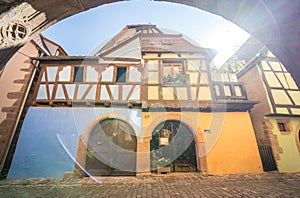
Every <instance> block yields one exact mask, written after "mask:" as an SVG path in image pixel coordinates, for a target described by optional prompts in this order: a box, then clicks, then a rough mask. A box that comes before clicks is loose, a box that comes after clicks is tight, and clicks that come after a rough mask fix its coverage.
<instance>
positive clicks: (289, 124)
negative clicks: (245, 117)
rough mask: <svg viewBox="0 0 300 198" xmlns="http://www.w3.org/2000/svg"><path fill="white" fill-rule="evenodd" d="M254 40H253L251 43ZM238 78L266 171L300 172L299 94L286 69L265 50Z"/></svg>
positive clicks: (255, 57) (261, 50) (261, 51)
mask: <svg viewBox="0 0 300 198" xmlns="http://www.w3.org/2000/svg"><path fill="white" fill-rule="evenodd" d="M252 40H253V39H252ZM256 53H257V54H256V55H255V56H254V58H252V60H251V61H249V62H248V64H247V65H246V67H245V69H244V70H242V71H241V72H240V73H239V74H238V77H239V81H241V82H244V84H245V87H246V90H247V95H248V97H249V99H250V100H258V101H260V103H259V104H257V105H256V106H255V107H254V108H253V109H252V110H251V112H250V115H251V120H252V123H253V127H254V130H255V134H256V138H257V143H258V146H259V149H260V154H261V158H262V162H263V165H264V170H266V171H271V170H278V171H279V172H299V171H300V150H299V141H300V139H299V133H300V92H299V88H298V87H297V85H296V84H295V82H294V80H293V78H292V77H291V75H290V73H289V72H287V70H286V69H285V67H284V65H283V64H282V63H281V62H280V61H279V60H278V59H277V58H276V57H275V56H274V55H273V54H272V53H271V52H270V51H269V50H268V49H267V48H266V47H264V46H261V47H260V48H259V50H256Z"/></svg>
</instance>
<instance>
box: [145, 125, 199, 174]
mask: <svg viewBox="0 0 300 198" xmlns="http://www.w3.org/2000/svg"><path fill="white" fill-rule="evenodd" d="M163 141H165V142H163ZM196 147H197V146H196V141H195V137H194V134H193V132H192V131H191V129H190V128H189V127H188V126H187V125H186V124H184V123H183V122H181V121H178V120H166V121H164V122H161V123H160V124H159V125H158V126H157V127H156V128H155V129H154V131H153V133H152V140H151V141H150V151H151V154H150V161H151V170H156V169H157V167H158V166H165V165H167V166H170V168H171V171H172V172H196V171H197V154H196ZM198 169H199V170H200V168H198Z"/></svg>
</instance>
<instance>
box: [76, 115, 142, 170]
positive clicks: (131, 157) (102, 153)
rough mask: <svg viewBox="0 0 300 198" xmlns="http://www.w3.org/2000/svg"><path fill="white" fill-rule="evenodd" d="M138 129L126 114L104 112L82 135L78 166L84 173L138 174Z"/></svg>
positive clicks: (77, 168)
mask: <svg viewBox="0 0 300 198" xmlns="http://www.w3.org/2000/svg"><path fill="white" fill-rule="evenodd" d="M136 159H137V138H136V130H135V129H134V127H133V125H132V124H131V122H130V121H129V120H128V119H126V118H125V117H124V116H121V115H117V114H113V115H110V114H109V115H102V116H100V117H98V118H96V119H95V120H94V121H93V122H92V123H90V124H89V126H88V127H87V129H86V130H85V132H84V133H83V134H81V135H80V137H79V143H78V150H77V156H76V161H77V163H78V164H77V167H76V170H77V171H79V172H81V173H82V174H83V173H84V174H85V175H92V176H100V175H101V176H105V175H106V176H110V175H128V176H130V175H136V163H137V162H136Z"/></svg>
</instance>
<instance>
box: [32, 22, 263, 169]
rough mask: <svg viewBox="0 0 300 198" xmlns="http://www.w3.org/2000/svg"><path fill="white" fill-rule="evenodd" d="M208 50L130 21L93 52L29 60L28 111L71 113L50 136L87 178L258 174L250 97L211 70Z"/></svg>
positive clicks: (233, 80)
mask: <svg viewBox="0 0 300 198" xmlns="http://www.w3.org/2000/svg"><path fill="white" fill-rule="evenodd" d="M215 54H216V52H215V51H214V50H212V49H207V48H203V47H201V46H198V45H197V44H195V43H191V42H189V41H187V40H186V39H185V38H184V37H183V35H181V34H168V33H164V32H163V31H161V30H160V29H159V28H157V27H156V26H155V25H149V24H147V25H143V24H142V25H128V26H126V27H125V28H124V29H123V30H122V31H121V32H120V33H119V34H117V35H116V36H115V37H114V38H113V39H111V40H110V41H109V42H108V43H107V44H106V45H104V46H103V47H102V48H101V49H100V50H99V51H98V52H96V54H95V55H94V56H57V57H54V56H47V57H36V58H33V60H37V61H39V63H40V73H39V77H38V80H37V86H36V89H35V94H34V96H35V97H34V102H33V105H34V107H32V108H33V109H35V111H37V109H41V108H51V109H56V110H55V111H56V112H62V111H72V114H71V115H72V116H73V121H74V123H75V124H74V125H76V127H73V129H74V131H72V132H66V131H67V130H61V131H60V132H59V134H56V137H57V140H58V141H59V144H60V145H61V146H62V147H63V148H64V150H65V151H67V153H68V154H69V155H70V157H71V158H72V159H73V160H74V162H73V165H75V167H76V170H79V171H80V172H82V173H85V174H88V175H89V174H91V175H136V174H148V173H150V172H151V171H156V170H157V169H158V168H159V167H160V166H167V167H169V170H170V171H171V172H186V171H193V172H196V171H198V172H207V173H209V174H230V173H258V172H262V165H261V162H260V158H259V153H258V147H257V144H256V140H255V135H254V131H253V128H252V125H251V120H250V116H249V112H248V111H249V110H250V109H251V108H253V106H254V105H255V104H256V103H257V102H256V101H250V100H248V98H247V95H246V92H245V88H244V86H243V84H242V83H239V82H237V80H236V77H235V76H227V77H225V76H222V77H221V76H218V75H215V76H214V77H213V76H212V75H211V72H210V63H211V60H212V58H213V57H214V56H215ZM70 109H71V110H70ZM56 115H57V116H58V114H56ZM49 119H50V118H49ZM65 119H69V117H68V118H65ZM60 120H61V119H60ZM62 123H63V124H64V125H65V127H66V128H67V125H68V122H63V121H62V122H60V124H62ZM54 135H55V134H54ZM70 150H71V151H70ZM68 151H70V152H68ZM66 171H67V170H66Z"/></svg>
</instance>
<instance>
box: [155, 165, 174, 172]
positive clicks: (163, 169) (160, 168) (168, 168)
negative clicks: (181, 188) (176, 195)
mask: <svg viewBox="0 0 300 198" xmlns="http://www.w3.org/2000/svg"><path fill="white" fill-rule="evenodd" d="M170 172H171V167H170V166H163V167H157V174H167V173H170Z"/></svg>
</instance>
